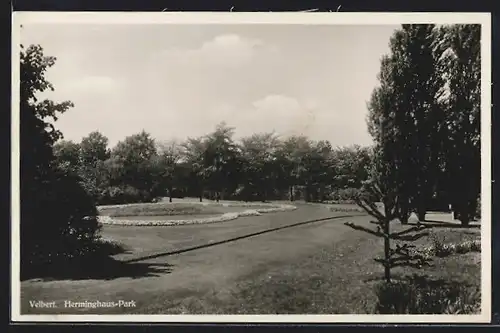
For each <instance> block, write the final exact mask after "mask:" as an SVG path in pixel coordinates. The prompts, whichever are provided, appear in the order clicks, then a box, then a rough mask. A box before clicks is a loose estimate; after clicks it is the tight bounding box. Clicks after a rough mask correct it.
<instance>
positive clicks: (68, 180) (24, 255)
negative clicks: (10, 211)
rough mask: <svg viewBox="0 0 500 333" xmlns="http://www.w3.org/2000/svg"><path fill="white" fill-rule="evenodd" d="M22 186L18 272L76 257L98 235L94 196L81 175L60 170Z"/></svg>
mask: <svg viewBox="0 0 500 333" xmlns="http://www.w3.org/2000/svg"><path fill="white" fill-rule="evenodd" d="M46 177H47V178H46V179H44V181H39V182H31V183H30V185H32V186H33V187H32V188H26V187H25V186H23V185H21V186H22V190H21V191H22V192H21V193H22V197H23V200H22V201H21V274H23V272H24V271H26V269H28V271H31V270H32V269H35V270H36V268H35V267H39V266H40V265H42V266H43V265H46V264H50V263H54V262H65V261H68V260H72V259H73V258H76V257H78V256H79V255H80V254H81V251H82V249H84V248H89V247H91V246H92V244H93V243H94V242H95V240H96V238H97V237H98V232H99V229H100V225H99V223H98V221H97V209H96V207H95V205H94V199H93V198H92V197H91V196H89V195H88V194H87V192H86V191H85V189H83V187H82V186H81V184H80V179H79V178H78V177H75V176H74V175H71V174H67V173H65V172H62V171H61V170H56V171H54V172H52V171H51V172H50V173H49V175H47V176H46Z"/></svg>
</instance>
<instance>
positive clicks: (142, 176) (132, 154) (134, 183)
mask: <svg viewBox="0 0 500 333" xmlns="http://www.w3.org/2000/svg"><path fill="white" fill-rule="evenodd" d="M155 156H157V150H156V143H155V140H154V139H153V138H151V136H150V134H149V133H147V132H145V131H141V132H140V133H138V134H134V135H130V136H128V137H126V138H125V140H123V141H120V142H118V143H117V145H116V146H115V147H114V148H113V149H112V151H111V158H112V159H114V164H115V165H116V164H118V165H119V169H121V170H117V171H119V173H117V176H119V179H117V181H118V184H119V185H121V186H128V190H129V191H130V195H131V196H138V199H139V200H141V201H150V200H152V199H153V197H154V193H153V189H154V182H155V179H154V174H153V173H152V172H151V171H152V170H151V167H152V164H151V160H152V158H154V157H155ZM115 170H116V169H115Z"/></svg>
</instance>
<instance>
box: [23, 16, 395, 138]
mask: <svg viewBox="0 0 500 333" xmlns="http://www.w3.org/2000/svg"><path fill="white" fill-rule="evenodd" d="M397 28H398V27H397V26H393V25H377V26H369V25H359V26H356V25H297V24H296V25H282V24H280V25H278V24H272V25H270V24H267V25H265V24H258V25H257V24H253V25H227V24H225V25H214V24H210V25H207V24H205V25H193V24H189V25H188V24H180V25H161V24H151V25H146V24H140V25H137V24H136V25H125V24H123V25H118V24H113V25H105V24H102V25H96V24H67V23H58V24H54V23H51V24H48V23H37V24H26V25H24V26H23V28H22V30H21V43H22V44H24V45H25V46H27V45H29V44H40V45H41V46H42V47H43V49H44V53H45V55H49V56H55V57H56V58H57V60H56V64H55V65H54V66H53V67H52V68H50V69H49V70H48V72H47V79H48V80H49V81H50V82H51V83H52V84H53V85H54V86H55V91H54V92H51V93H49V94H46V95H44V96H46V97H49V98H50V99H53V100H56V101H63V100H71V101H72V102H73V103H74V104H75V106H74V108H72V109H70V110H69V111H67V112H66V113H64V114H63V115H61V116H60V117H59V120H58V121H57V122H56V127H57V128H58V129H60V130H61V131H62V132H63V134H64V138H65V139H67V140H73V141H76V142H78V141H80V140H81V139H82V137H84V136H86V135H88V134H89V133H90V132H92V131H95V130H98V131H100V132H101V133H102V134H104V135H105V136H107V137H108V139H109V142H110V146H114V145H115V144H116V143H117V142H118V141H120V140H123V139H124V138H125V137H126V136H129V135H133V134H136V133H139V132H141V131H142V130H145V131H146V132H149V133H150V134H151V135H152V137H154V138H155V139H157V140H159V141H164V140H170V139H177V140H183V139H186V138H187V137H197V136H200V135H204V134H208V133H210V132H211V131H213V130H214V129H215V126H216V125H217V124H218V123H220V122H222V121H225V122H226V123H227V125H229V126H231V127H234V128H235V136H236V138H237V139H238V138H240V137H243V136H248V135H251V134H253V133H259V132H270V131H275V132H276V133H277V134H279V135H281V136H285V137H286V136H289V135H294V134H302V135H307V136H309V137H310V138H311V139H313V140H329V141H330V142H331V144H332V145H333V146H343V145H351V144H360V145H367V144H370V143H371V138H370V136H369V134H368V132H367V127H366V115H367V107H366V103H367V101H368V100H369V98H370V95H371V92H372V91H373V89H374V87H375V86H376V85H377V74H378V71H379V68H380V58H381V57H382V55H384V54H387V53H388V51H389V46H388V43H389V38H390V36H391V35H392V33H393V32H394V30H395V29H397Z"/></svg>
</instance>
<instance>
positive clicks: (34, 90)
mask: <svg viewBox="0 0 500 333" xmlns="http://www.w3.org/2000/svg"><path fill="white" fill-rule="evenodd" d="M55 60H56V59H55V58H54V57H47V56H45V55H44V53H43V49H42V47H41V46H39V45H31V46H29V47H28V48H26V49H25V48H24V47H23V46H21V54H20V81H21V82H20V120H21V127H20V143H21V144H20V149H21V161H20V162H21V169H20V176H21V189H20V195H21V198H22V200H21V203H20V206H21V207H20V208H21V274H22V275H25V274H26V273H27V271H26V269H28V268H31V269H33V267H38V266H36V265H37V264H44V263H46V262H51V261H53V260H55V259H57V258H62V257H63V258H68V257H74V256H75V255H77V254H78V253H79V251H80V250H81V249H83V248H85V243H88V242H91V241H92V240H93V239H94V238H95V237H96V235H97V232H98V223H97V219H96V215H97V212H96V209H95V206H94V205H93V202H92V200H91V199H90V198H89V197H88V195H87V194H86V193H85V191H83V189H82V188H81V187H80V186H79V180H78V179H77V178H76V177H75V176H74V175H73V174H71V173H68V172H67V170H64V169H61V168H59V166H58V163H57V161H56V158H55V156H54V150H53V145H54V143H55V142H56V141H57V140H59V139H61V138H62V133H61V132H60V131H58V130H57V129H56V128H55V126H54V122H55V121H56V120H57V118H58V115H59V114H60V113H64V112H66V111H67V110H68V109H69V108H71V107H72V106H73V104H72V103H71V102H69V101H65V102H61V103H56V102H54V101H51V100H48V99H45V100H42V101H40V100H39V99H38V95H39V94H40V93H42V92H45V91H46V90H54V87H53V86H52V84H51V83H50V82H48V81H47V80H46V78H45V75H46V72H47V70H48V69H49V68H50V67H52V66H53V65H54V64H55ZM67 147H69V148H70V149H68V150H65V149H62V150H59V152H60V153H61V152H62V151H65V153H64V154H62V155H65V156H66V157H70V156H71V155H72V153H69V154H66V152H70V151H71V150H72V148H74V147H71V145H67Z"/></svg>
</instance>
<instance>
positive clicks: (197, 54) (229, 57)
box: [159, 34, 265, 67]
mask: <svg viewBox="0 0 500 333" xmlns="http://www.w3.org/2000/svg"><path fill="white" fill-rule="evenodd" d="M264 46H265V45H264V44H263V43H262V41H260V40H258V39H252V38H245V37H242V36H240V35H237V34H224V35H219V36H216V37H215V38H213V39H212V40H209V41H207V42H205V43H203V44H202V45H201V46H199V47H198V48H192V49H187V48H172V49H167V50H163V51H161V52H160V54H159V55H160V56H161V57H162V58H165V59H166V60H167V61H170V62H174V63H178V64H185V65H189V66H193V65H205V64H209V65H214V66H217V67H239V66H242V65H245V64H248V63H250V62H251V61H252V59H253V58H254V57H255V55H256V53H257V52H258V51H259V50H260V49H262V48H263V47H264Z"/></svg>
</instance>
